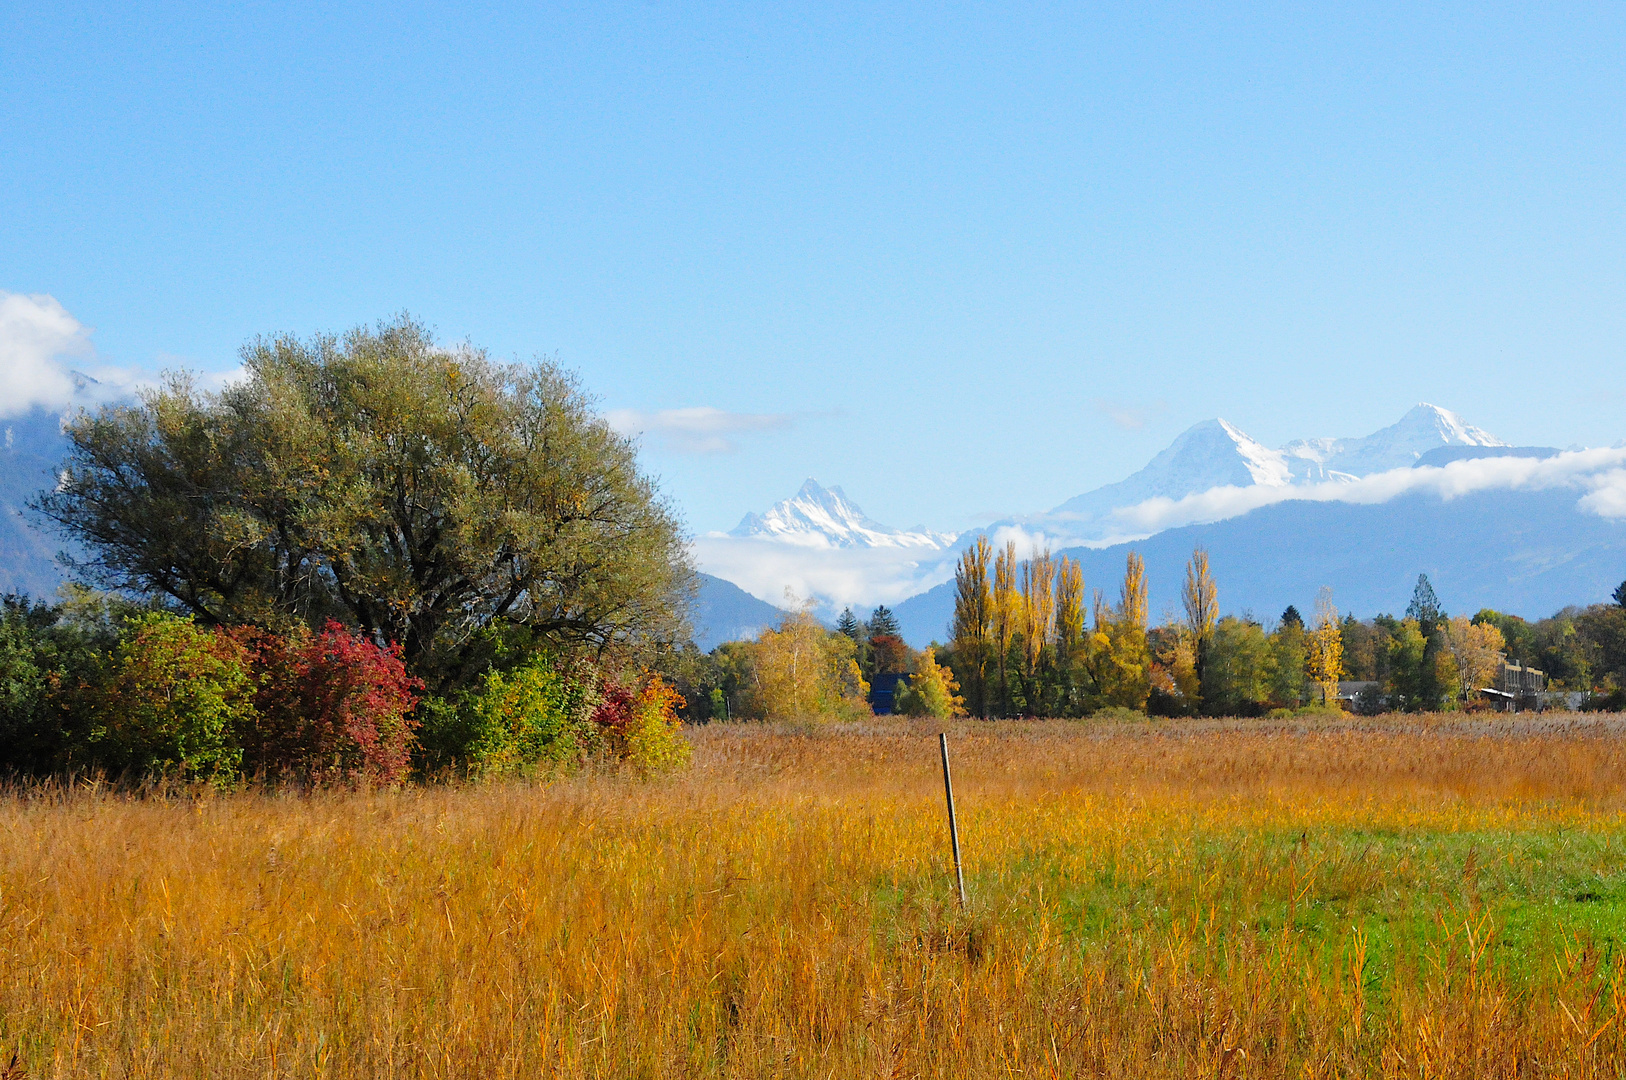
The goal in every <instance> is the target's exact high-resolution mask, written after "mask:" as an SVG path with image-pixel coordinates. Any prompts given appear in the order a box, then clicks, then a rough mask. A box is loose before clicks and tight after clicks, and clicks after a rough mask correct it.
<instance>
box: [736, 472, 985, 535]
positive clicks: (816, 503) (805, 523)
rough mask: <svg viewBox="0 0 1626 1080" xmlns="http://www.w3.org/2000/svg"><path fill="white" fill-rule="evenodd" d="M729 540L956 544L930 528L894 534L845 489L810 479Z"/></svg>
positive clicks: (753, 516) (749, 520)
mask: <svg viewBox="0 0 1626 1080" xmlns="http://www.w3.org/2000/svg"><path fill="white" fill-rule="evenodd" d="M728 535H729V536H732V537H735V538H737V539H765V540H780V541H784V542H786V543H791V544H802V545H806V546H810V547H835V548H852V547H864V548H880V547H898V548H925V549H928V550H932V549H937V548H945V547H948V546H949V545H950V544H952V543H953V542H954V537H953V535H952V534H949V533H936V532H930V531H928V530H926V529H924V528H914V529H894V528H890V527H889V526H886V525H882V524H881V523H880V522H878V521H874V520H872V519H871V518H869V517H868V516H866V515H865V513H864V511H862V510H860V509H859V508H858V507H857V506H856V505H854V504H853V503H852V501H851V500H849V499H848V498H847V496H846V493H844V492H843V491H842V490H841V489H840V488H839V487H830V488H826V487H821V486H820V485H819V482H818V481H817V480H814V479H811V478H809V479H808V480H807V481H806V482H805V483H803V484H802V487H801V490H799V491H797V492H796V494H795V495H793V496H791V497H790V498H788V499H785V500H783V501H782V502H777V503H775V504H774V505H773V506H772V507H770V508H769V509H768V510H767V511H766V512H765V513H761V514H746V515H745V517H744V518H743V519H742V520H741V521H740V523H739V524H738V525H736V526H735V527H734V528H732V529H730V530H729V532H728Z"/></svg>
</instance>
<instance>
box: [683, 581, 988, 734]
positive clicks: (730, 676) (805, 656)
mask: <svg viewBox="0 0 1626 1080" xmlns="http://www.w3.org/2000/svg"><path fill="white" fill-rule="evenodd" d="M679 670H680V675H679V676H678V678H679V685H680V686H682V687H684V688H685V690H686V693H685V696H686V698H687V699H688V701H689V703H690V705H689V710H688V714H687V715H688V716H689V718H690V719H692V720H696V721H707V720H811V719H839V720H856V719H861V718H863V717H867V716H872V715H873V714H874V713H873V709H872V707H871V705H870V702H869V694H870V688H871V683H872V682H873V681H874V680H876V679H877V678H885V677H887V676H893V677H896V679H897V690H896V692H895V697H894V699H893V711H894V712H896V713H899V714H901V715H905V716H940V717H949V716H961V715H964V701H963V699H962V698H961V697H960V696H959V685H958V683H956V681H955V679H954V673H953V672H952V671H951V670H950V669H949V668H948V667H946V666H945V665H943V664H940V663H939V662H938V661H937V657H936V654H935V652H934V650H933V649H930V648H928V649H924V650H915V649H911V648H910V647H909V646H908V645H907V644H905V643H904V640H903V636H902V633H901V631H900V630H899V628H898V622H897V619H896V617H895V616H894V615H893V614H892V612H891V611H890V610H889V609H888V608H887V607H886V605H884V604H883V605H881V606H879V607H877V608H876V609H875V610H874V611H873V612H872V613H871V615H870V617H869V619H868V620H860V619H859V618H858V617H857V616H856V615H854V614H853V612H852V609H851V608H847V609H846V610H844V611H843V612H842V613H841V617H840V618H839V619H838V620H837V622H836V626H835V628H834V629H833V630H831V629H826V628H825V627H824V626H822V625H821V624H820V623H819V622H818V620H816V619H815V618H814V617H813V616H812V614H811V613H810V612H808V611H805V610H804V611H797V612H791V613H788V614H786V615H785V617H784V618H783V619H781V620H780V622H779V625H778V626H775V627H770V628H768V629H766V630H763V631H762V632H761V633H759V634H758V635H757V637H756V638H754V639H752V640H750V641H730V642H725V643H724V644H722V645H719V646H717V647H716V648H715V649H713V650H712V651H711V653H710V654H707V655H702V654H700V653H699V651H698V650H693V649H691V650H690V651H689V652H688V653H687V654H685V656H684V657H682V658H681V662H680V664H679Z"/></svg>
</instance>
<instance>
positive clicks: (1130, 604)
mask: <svg viewBox="0 0 1626 1080" xmlns="http://www.w3.org/2000/svg"><path fill="white" fill-rule="evenodd" d="M1091 644H1092V648H1091V650H1090V651H1091V655H1092V671H1093V672H1094V675H1095V682H1096V689H1097V693H1098V694H1099V696H1100V699H1101V703H1102V704H1103V705H1116V706H1122V707H1124V708H1128V709H1145V708H1146V698H1147V696H1148V695H1149V694H1150V693H1151V689H1152V688H1151V657H1150V656H1149V655H1148V653H1147V649H1146V563H1145V560H1143V559H1142V558H1141V557H1140V555H1139V554H1138V553H1136V552H1133V551H1131V552H1130V553H1129V558H1128V560H1127V562H1126V564H1125V566H1124V581H1123V586H1122V589H1121V591H1120V592H1119V597H1118V606H1117V607H1116V608H1113V609H1110V610H1109V609H1107V607H1106V605H1105V604H1104V603H1102V601H1101V599H1100V596H1099V595H1097V597H1096V601H1095V635H1094V637H1093V639H1092V642H1091Z"/></svg>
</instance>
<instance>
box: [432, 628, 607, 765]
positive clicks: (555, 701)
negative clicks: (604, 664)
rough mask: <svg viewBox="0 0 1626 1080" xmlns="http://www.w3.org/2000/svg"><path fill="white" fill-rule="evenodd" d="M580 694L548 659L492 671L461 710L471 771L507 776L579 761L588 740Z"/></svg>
mask: <svg viewBox="0 0 1626 1080" xmlns="http://www.w3.org/2000/svg"><path fill="white" fill-rule="evenodd" d="M578 696H579V695H578V694H577V693H576V691H575V689H574V688H573V687H572V686H571V685H570V683H569V681H568V680H567V679H566V678H565V676H564V675H563V673H561V672H560V671H559V670H558V669H557V667H555V666H554V664H553V662H552V661H551V660H550V659H549V658H548V657H547V656H545V655H538V656H536V657H534V658H533V659H532V660H531V661H530V662H528V663H526V664H524V665H522V666H521V667H518V668H515V669H513V670H512V671H507V672H503V671H495V670H493V671H490V672H488V673H487V674H486V676H485V678H484V679H483V680H482V683H481V686H480V688H479V690H478V691H477V692H475V693H473V694H471V695H469V696H468V698H467V699H466V700H465V702H464V705H463V709H462V710H461V711H463V712H464V713H465V717H464V718H463V724H462V727H463V731H462V736H463V739H464V740H465V747H466V750H465V754H464V757H465V760H466V761H467V763H468V767H469V770H470V772H472V773H474V774H476V775H480V776H502V775H508V774H513V773H519V772H527V771H530V770H532V769H535V768H537V767H539V766H548V765H552V766H555V767H557V766H561V765H568V764H571V763H573V762H575V761H577V760H579V759H580V757H581V755H582V752H583V751H584V749H585V746H584V745H583V744H584V742H585V741H586V740H585V739H584V738H582V732H580V731H579V730H578V728H579V726H580V725H578V724H577V723H575V721H574V716H575V714H576V712H577V711H578V709H579V701H578Z"/></svg>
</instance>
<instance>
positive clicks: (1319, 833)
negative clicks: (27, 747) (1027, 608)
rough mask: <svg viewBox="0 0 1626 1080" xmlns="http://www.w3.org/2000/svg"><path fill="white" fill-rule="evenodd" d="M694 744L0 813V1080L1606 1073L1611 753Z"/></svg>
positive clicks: (818, 732)
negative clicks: (313, 790)
mask: <svg viewBox="0 0 1626 1080" xmlns="http://www.w3.org/2000/svg"><path fill="white" fill-rule="evenodd" d="M937 730H938V727H937V726H926V725H923V724H914V723H908V722H887V721H879V720H878V721H875V722H874V723H869V724H864V725H836V724H830V725H813V726H808V727H806V728H787V727H768V726H760V725H757V726H746V725H713V726H711V727H707V728H702V729H698V730H693V731H691V732H690V733H689V736H690V738H691V739H692V741H693V743H694V748H695V753H694V760H693V765H692V767H691V768H690V769H689V770H688V771H687V772H685V773H683V774H681V775H678V776H675V777H671V778H667V779H663V780H655V781H649V782H645V781H640V780H636V779H633V778H631V777H618V776H612V775H595V776H582V777H577V778H574V779H569V780H562V781H558V782H554V783H548V784H541V783H536V784H533V783H519V782H515V783H510V784H493V785H486V786H472V787H427V788H408V789H403V790H397V791H376V792H349V793H323V794H316V795H308V794H299V793H281V794H265V793H257V794H256V793H248V794H211V793H208V792H201V791H200V792H199V793H197V795H196V796H195V797H186V796H169V797H163V798H159V797H140V796H133V795H129V794H121V793H117V792H112V791H107V790H96V789H92V788H86V787H81V788H78V789H74V790H62V789H60V788H35V789H29V790H19V791H16V792H14V793H12V794H10V795H7V796H5V797H3V798H0V1069H3V1068H4V1067H5V1066H6V1062H8V1061H9V1062H11V1064H10V1066H9V1072H3V1073H0V1075H5V1076H7V1077H23V1076H27V1077H48V1076H177V1075H186V1076H193V1075H196V1076H204V1075H207V1076H211V1077H224V1076H245V1077H246V1076H253V1077H268V1076H290V1077H293V1076H299V1077H315V1076H334V1077H337V1076H345V1077H351V1076H367V1077H389V1076H435V1077H500V1076H604V1077H618V1078H619V1077H686V1076H697V1077H698V1076H718V1077H723V1076H729V1077H756V1076H789V1077H803V1076H806V1077H834V1078H846V1077H915V1076H922V1077H983V1076H990V1077H991V1076H1007V1075H1011V1076H1030V1077H1074V1076H1122V1077H1159V1076H1168V1077H1176V1076H1178V1077H1188V1076H1216V1077H1267V1076H1268V1077H1316V1076H1406V1077H1445V1076H1460V1077H1504V1076H1505V1077H1513V1076H1520V1077H1524V1076H1576V1077H1580V1076H1617V1075H1620V1074H1621V1073H1622V1072H1623V1071H1626V1018H1623V1016H1622V1013H1623V1011H1626V949H1623V942H1626V828H1623V826H1626V741H1623V736H1626V720H1623V719H1622V718H1620V717H1598V716H1553V715H1547V716H1542V717H1539V718H1523V717H1521V718H1514V719H1510V718H1489V719H1472V718H1466V717H1444V718H1425V719H1416V718H1398V717H1382V718H1376V719H1370V720H1368V719H1343V720H1339V719H1327V720H1303V721H1300V720H1293V721H1201V722H1199V721H1162V722H1156V723H1150V722H1149V723H1127V724H1126V723H1119V724H1092V723H1088V722H1084V723H1079V722H1002V723H992V724H982V723H966V722H956V723H954V724H951V725H950V726H949V728H948V730H949V737H950V743H951V747H952V753H953V755H954V768H955V782H956V792H957V795H958V800H959V818H960V828H961V839H962V843H963V846H964V853H965V872H966V885H967V891H968V893H969V896H970V906H969V909H968V910H966V911H961V910H959V909H958V908H957V905H956V904H955V902H954V894H953V877H952V867H951V864H950V862H949V856H948V837H947V826H946V820H945V813H944V806H943V796H942V787H941V773H940V771H939V763H938V757H937V740H936V732H937Z"/></svg>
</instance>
